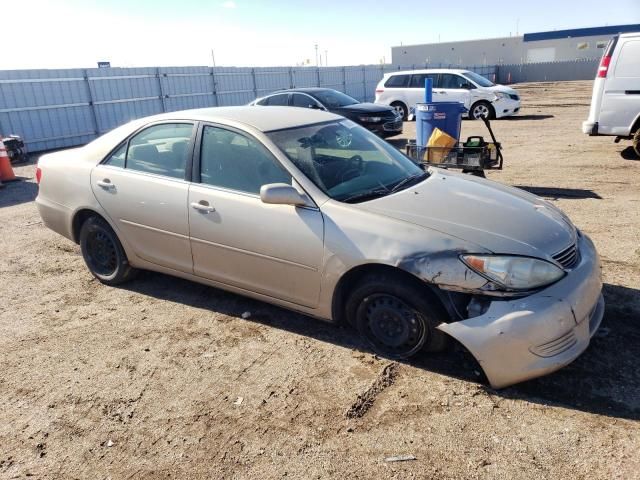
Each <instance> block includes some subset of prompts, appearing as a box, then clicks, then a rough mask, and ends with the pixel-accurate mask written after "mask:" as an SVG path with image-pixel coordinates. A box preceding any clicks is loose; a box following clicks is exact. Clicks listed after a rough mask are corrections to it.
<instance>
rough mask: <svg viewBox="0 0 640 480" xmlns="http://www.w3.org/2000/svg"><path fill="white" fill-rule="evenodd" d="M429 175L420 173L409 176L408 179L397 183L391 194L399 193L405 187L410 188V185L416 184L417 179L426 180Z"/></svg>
mask: <svg viewBox="0 0 640 480" xmlns="http://www.w3.org/2000/svg"><path fill="white" fill-rule="evenodd" d="M428 175H429V174H428V173H426V172H419V173H414V174H413V175H409V176H408V177H407V178H403V179H402V180H400V181H399V182H398V183H396V184H395V185H394V186H393V188H392V189H391V193H393V192H397V191H398V190H400V189H401V188H403V187H408V186H409V184H411V183H414V182H415V180H417V179H419V181H421V180H424V179H425V178H427V176H428ZM415 183H418V182H415Z"/></svg>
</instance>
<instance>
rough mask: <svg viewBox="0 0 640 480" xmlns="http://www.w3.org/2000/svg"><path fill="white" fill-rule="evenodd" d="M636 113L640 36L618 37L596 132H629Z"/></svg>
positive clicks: (639, 88)
mask: <svg viewBox="0 0 640 480" xmlns="http://www.w3.org/2000/svg"><path fill="white" fill-rule="evenodd" d="M638 115H640V35H638V36H637V37H620V38H619V39H618V45H617V48H616V49H615V51H614V55H613V56H612V58H611V63H610V65H609V70H608V72H607V78H606V79H605V87H604V96H603V100H602V106H601V110H600V119H599V127H598V131H599V132H600V133H608V134H611V135H629V131H630V129H631V127H632V126H633V123H634V121H635V119H636V118H638Z"/></svg>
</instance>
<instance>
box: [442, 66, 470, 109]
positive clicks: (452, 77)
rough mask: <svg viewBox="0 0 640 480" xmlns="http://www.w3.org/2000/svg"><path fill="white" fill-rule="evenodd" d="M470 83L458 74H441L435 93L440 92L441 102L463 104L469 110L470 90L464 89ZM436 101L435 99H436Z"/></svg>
mask: <svg viewBox="0 0 640 480" xmlns="http://www.w3.org/2000/svg"><path fill="white" fill-rule="evenodd" d="M467 84H470V82H469V81H468V80H467V79H466V78H464V77H463V76H462V75H458V74H456V73H441V74H440V75H439V76H438V82H437V85H436V87H435V89H434V91H436V92H438V100H437V101H439V102H461V103H464V106H465V107H467V108H469V107H470V105H469V99H470V97H471V95H470V94H469V89H467V88H464V86H465V85H467ZM434 100H435V99H434Z"/></svg>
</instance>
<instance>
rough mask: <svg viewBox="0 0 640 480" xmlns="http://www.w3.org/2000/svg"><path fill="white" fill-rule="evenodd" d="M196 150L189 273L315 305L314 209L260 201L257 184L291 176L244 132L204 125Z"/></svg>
mask: <svg viewBox="0 0 640 480" xmlns="http://www.w3.org/2000/svg"><path fill="white" fill-rule="evenodd" d="M196 151H199V157H200V164H199V168H196V171H197V174H196V177H197V178H196V179H195V180H199V182H194V183H193V184H192V185H191V188H190V190H189V223H190V232H191V249H192V252H193V262H194V273H195V274H196V275H199V276H201V277H205V278H209V279H211V280H215V281H218V282H222V283H225V284H228V285H233V286H236V287H240V288H243V289H245V290H249V291H252V292H257V293H261V294H264V295H268V296H271V297H275V298H279V299H282V300H286V301H289V302H293V303H296V304H299V305H304V306H307V307H315V306H316V305H317V302H318V296H319V292H320V274H321V271H320V269H321V265H322V258H323V250H324V240H323V235H324V226H323V218H322V214H321V213H320V211H319V210H318V209H316V208H307V207H295V206H292V205H268V204H265V203H262V201H261V200H260V187H261V186H262V185H266V184H269V183H288V184H292V178H291V175H290V174H289V173H288V172H287V171H286V170H285V169H284V168H283V167H282V166H281V165H280V163H279V162H278V161H277V159H276V158H275V157H274V156H273V155H272V154H271V153H270V152H269V151H268V149H266V148H265V147H264V145H262V144H261V143H260V142H259V141H258V140H256V139H255V138H253V137H251V136H249V135H247V134H245V133H243V132H240V131H235V130H231V129H227V128H220V127H217V126H210V125H206V126H204V127H203V129H202V132H201V140H200V145H199V148H197V149H196ZM198 170H199V172H198ZM198 173H199V174H198Z"/></svg>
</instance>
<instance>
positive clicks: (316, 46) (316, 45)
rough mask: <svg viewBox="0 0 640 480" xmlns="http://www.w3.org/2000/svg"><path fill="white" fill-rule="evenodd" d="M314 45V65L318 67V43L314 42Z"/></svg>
mask: <svg viewBox="0 0 640 480" xmlns="http://www.w3.org/2000/svg"><path fill="white" fill-rule="evenodd" d="M314 46H315V48H316V67H319V66H320V64H319V63H318V44H317V43H316V44H315V45H314Z"/></svg>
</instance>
